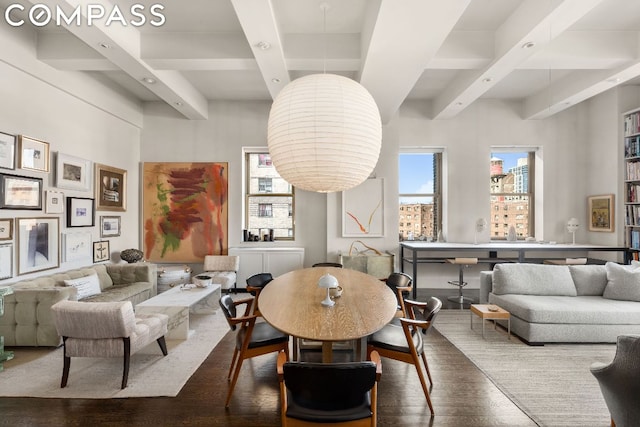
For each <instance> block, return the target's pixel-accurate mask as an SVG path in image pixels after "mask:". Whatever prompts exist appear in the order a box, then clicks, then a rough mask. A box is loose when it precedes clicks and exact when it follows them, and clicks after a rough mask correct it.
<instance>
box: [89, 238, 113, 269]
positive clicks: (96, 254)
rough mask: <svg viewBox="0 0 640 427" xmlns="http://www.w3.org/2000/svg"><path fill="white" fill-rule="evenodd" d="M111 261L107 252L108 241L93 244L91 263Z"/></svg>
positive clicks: (109, 252) (109, 253)
mask: <svg viewBox="0 0 640 427" xmlns="http://www.w3.org/2000/svg"><path fill="white" fill-rule="evenodd" d="M110 259H111V251H110V250H109V241H108V240H102V241H100V242H93V263H94V264H95V263H96V262H103V261H109V260H110Z"/></svg>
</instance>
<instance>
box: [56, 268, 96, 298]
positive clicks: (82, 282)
mask: <svg viewBox="0 0 640 427" xmlns="http://www.w3.org/2000/svg"><path fill="white" fill-rule="evenodd" d="M64 284H65V285H66V286H73V287H74V288H76V290H77V291H78V300H81V299H84V298H88V297H90V296H93V295H98V294H99V293H101V292H102V291H101V290H100V281H99V280H98V275H97V274H95V273H94V274H92V275H90V276H85V277H78V278H77V279H72V280H65V281H64Z"/></svg>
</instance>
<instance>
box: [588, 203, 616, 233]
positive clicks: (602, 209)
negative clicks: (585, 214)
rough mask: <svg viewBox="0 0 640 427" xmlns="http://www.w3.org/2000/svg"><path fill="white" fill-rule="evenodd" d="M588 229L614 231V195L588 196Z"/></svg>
mask: <svg viewBox="0 0 640 427" xmlns="http://www.w3.org/2000/svg"><path fill="white" fill-rule="evenodd" d="M588 202H589V231H606V232H610V233H613V231H614V229H615V228H614V223H613V221H614V195H613V194H607V195H604V196H590V197H589V198H588Z"/></svg>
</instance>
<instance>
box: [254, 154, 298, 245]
mask: <svg viewBox="0 0 640 427" xmlns="http://www.w3.org/2000/svg"><path fill="white" fill-rule="evenodd" d="M244 153H245V171H246V174H245V220H244V227H245V229H247V230H248V231H250V232H251V233H253V234H254V235H257V236H262V235H264V234H265V232H267V230H269V229H273V235H274V238H275V239H277V240H293V238H294V225H293V218H294V200H295V195H294V188H293V186H292V185H291V184H289V183H288V182H287V181H285V180H284V179H283V178H282V177H280V174H278V171H276V168H275V167H274V166H273V164H272V163H271V156H270V155H269V153H267V152H265V151H262V150H260V149H256V150H252V149H245V151H244Z"/></svg>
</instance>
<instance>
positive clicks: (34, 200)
mask: <svg viewBox="0 0 640 427" xmlns="http://www.w3.org/2000/svg"><path fill="white" fill-rule="evenodd" d="M0 209H33V210H42V178H31V177H28V176H17V175H6V174H0Z"/></svg>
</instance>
